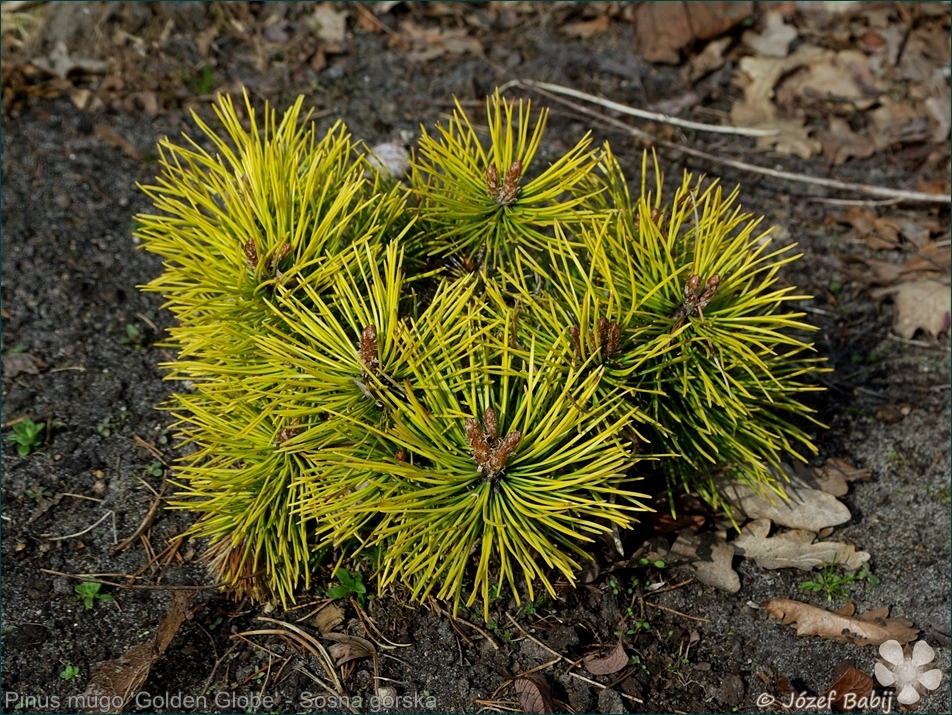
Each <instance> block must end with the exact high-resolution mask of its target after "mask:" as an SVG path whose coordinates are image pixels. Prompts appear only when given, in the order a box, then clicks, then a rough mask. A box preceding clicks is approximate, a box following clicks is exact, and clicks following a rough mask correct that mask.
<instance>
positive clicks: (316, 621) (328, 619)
mask: <svg viewBox="0 0 952 715" xmlns="http://www.w3.org/2000/svg"><path fill="white" fill-rule="evenodd" d="M343 622H344V611H343V609H342V608H341V607H340V606H338V605H336V604H335V603H328V604H327V605H326V606H324V608H322V609H321V610H320V611H318V612H317V613H315V614H314V618H313V619H311V625H313V626H314V627H315V628H316V629H317V632H318V633H320V634H321V635H326V634H327V633H330V632H331V631H332V630H334V629H335V628H337V626H339V625H340V624H341V623H343Z"/></svg>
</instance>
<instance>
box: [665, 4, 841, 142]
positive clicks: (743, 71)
mask: <svg viewBox="0 0 952 715" xmlns="http://www.w3.org/2000/svg"><path fill="white" fill-rule="evenodd" d="M647 4H649V5H654V4H655V3H647ZM831 53H832V51H831V50H822V49H820V48H819V47H813V46H812V45H801V46H800V47H798V48H797V49H796V51H795V52H794V53H793V54H792V55H790V56H789V57H744V58H742V59H741V61H740V64H739V68H740V72H739V73H738V76H737V80H736V81H737V83H738V84H739V85H740V86H741V87H742V88H743V90H744V98H743V99H742V100H738V101H737V102H735V103H734V106H733V107H731V122H733V124H734V125H735V126H742V127H749V126H753V125H755V124H759V123H760V122H767V121H770V120H773V119H776V118H777V117H778V116H779V114H780V112H779V110H778V109H777V107H776V105H774V103H773V101H772V100H773V97H774V87H775V86H776V84H777V82H779V81H780V78H781V77H783V76H784V75H786V74H787V73H789V72H791V71H793V70H795V69H797V68H798V67H802V66H803V65H806V64H809V63H810V62H814V61H816V60H818V59H822V58H823V57H827V56H829V55H830V54H831Z"/></svg>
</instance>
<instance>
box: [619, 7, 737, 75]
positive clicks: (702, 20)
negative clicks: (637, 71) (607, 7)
mask: <svg viewBox="0 0 952 715" xmlns="http://www.w3.org/2000/svg"><path fill="white" fill-rule="evenodd" d="M752 12H753V3H750V2H706V3H699V2H692V3H685V2H646V3H640V4H639V5H638V6H637V8H635V12H634V25H635V34H636V45H637V47H638V54H639V55H640V57H641V58H642V59H643V60H645V61H646V62H664V63H666V64H673V65H674V64H678V63H679V62H680V61H681V50H683V49H684V48H685V47H688V46H689V45H691V44H693V43H694V41H695V40H709V39H711V38H713V37H718V36H719V35H721V34H723V33H724V32H726V31H727V30H729V29H730V28H732V27H733V26H734V25H736V24H738V23H740V22H742V21H743V20H745V19H746V18H748V17H750V15H751V13H752Z"/></svg>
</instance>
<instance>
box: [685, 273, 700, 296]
mask: <svg viewBox="0 0 952 715" xmlns="http://www.w3.org/2000/svg"><path fill="white" fill-rule="evenodd" d="M700 292H701V276H699V275H698V274H697V273H695V274H694V275H692V276H691V277H690V278H688V280H687V282H686V283H685V284H684V301H685V302H686V303H693V302H694V301H695V300H697V296H698V293H700Z"/></svg>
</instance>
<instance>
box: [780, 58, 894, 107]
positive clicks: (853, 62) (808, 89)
mask: <svg viewBox="0 0 952 715" xmlns="http://www.w3.org/2000/svg"><path fill="white" fill-rule="evenodd" d="M879 89H880V88H879V87H878V86H877V82H876V78H875V77H874V76H873V73H872V72H871V71H870V69H869V58H868V57H867V56H866V54H865V53H863V52H860V51H859V50H841V51H840V52H836V53H833V52H830V53H827V54H824V55H822V56H818V57H816V59H814V60H813V61H811V62H809V63H808V64H807V66H806V69H805V70H803V71H802V72H798V73H797V74H796V75H794V76H792V77H791V78H790V79H788V80H786V81H785V82H784V83H783V86H782V87H781V88H779V89H778V90H777V101H778V102H780V104H794V103H795V102H798V101H799V102H802V101H803V100H807V101H810V100H823V101H833V102H849V103H851V104H853V105H854V106H855V107H856V108H857V109H868V108H869V107H871V106H872V105H873V104H875V103H876V102H877V101H878V93H879Z"/></svg>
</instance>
